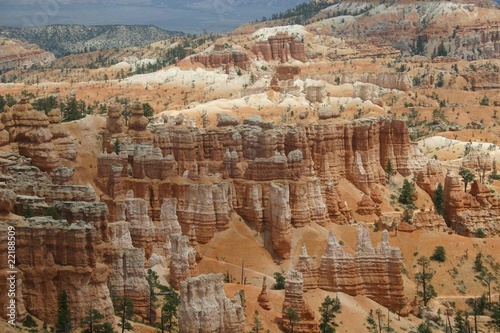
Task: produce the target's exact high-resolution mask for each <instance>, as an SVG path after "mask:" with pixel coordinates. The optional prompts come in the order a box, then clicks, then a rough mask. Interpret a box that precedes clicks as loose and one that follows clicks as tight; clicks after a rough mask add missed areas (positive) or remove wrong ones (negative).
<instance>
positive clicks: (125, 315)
mask: <svg viewBox="0 0 500 333" xmlns="http://www.w3.org/2000/svg"><path fill="white" fill-rule="evenodd" d="M115 310H116V312H117V313H118V315H119V316H120V322H119V323H118V326H120V327H121V328H122V333H124V332H125V331H126V330H128V331H131V330H132V329H133V328H132V325H131V324H130V321H129V320H130V319H132V316H133V315H134V304H133V303H132V301H131V300H130V298H128V297H127V296H122V297H120V298H118V302H117V308H116V309H115Z"/></svg>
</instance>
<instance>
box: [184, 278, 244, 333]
mask: <svg viewBox="0 0 500 333" xmlns="http://www.w3.org/2000/svg"><path fill="white" fill-rule="evenodd" d="M180 291H181V295H180V298H181V304H180V306H179V318H178V319H179V332H180V333H202V332H220V333H243V332H244V330H245V311H244V308H243V306H242V304H241V298H240V295H239V293H236V294H235V295H234V297H233V298H232V299H229V298H227V297H226V294H225V293H224V275H222V274H208V275H200V276H197V277H195V278H189V279H187V280H186V281H183V282H181V288H180Z"/></svg>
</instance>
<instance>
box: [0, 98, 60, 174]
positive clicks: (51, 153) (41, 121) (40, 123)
mask: <svg viewBox="0 0 500 333" xmlns="http://www.w3.org/2000/svg"><path fill="white" fill-rule="evenodd" d="M2 123H3V124H4V126H5V129H6V130H7V132H9V137H10V141H11V142H16V143H17V144H18V146H19V153H20V154H21V155H23V156H26V157H29V158H31V162H32V164H33V165H35V166H37V167H39V168H40V169H42V170H44V171H50V170H53V169H55V168H56V167H57V166H58V165H59V156H58V154H57V151H56V147H55V146H54V144H53V143H52V141H51V140H52V137H53V135H52V133H51V131H50V129H49V119H48V117H47V116H46V115H45V113H44V112H43V111H36V110H34V109H33V108H32V107H31V105H29V104H28V102H27V100H26V99H25V98H22V99H21V101H20V102H19V103H18V104H16V105H14V106H12V108H11V110H10V111H9V110H7V112H4V113H3V114H2Z"/></svg>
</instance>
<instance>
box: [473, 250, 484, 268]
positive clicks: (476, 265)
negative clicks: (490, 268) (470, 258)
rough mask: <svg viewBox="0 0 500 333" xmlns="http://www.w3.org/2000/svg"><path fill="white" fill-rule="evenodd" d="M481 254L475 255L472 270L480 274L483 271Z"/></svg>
mask: <svg viewBox="0 0 500 333" xmlns="http://www.w3.org/2000/svg"><path fill="white" fill-rule="evenodd" d="M483 268H484V267H483V254H482V253H481V252H478V253H477V254H476V258H475V259H474V270H475V271H476V272H481V271H483Z"/></svg>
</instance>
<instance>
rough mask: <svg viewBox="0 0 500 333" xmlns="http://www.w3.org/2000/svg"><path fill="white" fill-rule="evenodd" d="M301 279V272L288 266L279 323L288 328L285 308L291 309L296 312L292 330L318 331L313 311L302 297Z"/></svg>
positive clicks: (300, 331)
mask: <svg viewBox="0 0 500 333" xmlns="http://www.w3.org/2000/svg"><path fill="white" fill-rule="evenodd" d="M303 283H304V282H303V279H302V273H300V272H297V271H296V270H295V269H294V268H293V267H292V268H290V270H289V271H288V273H287V275H286V279H285V299H284V301H283V311H282V313H283V321H282V322H281V325H282V326H283V327H284V328H285V329H286V330H287V331H289V330H290V327H289V323H290V322H289V320H288V316H287V309H292V310H294V311H295V312H296V313H297V316H298V318H299V320H298V322H296V323H295V324H294V327H293V331H294V332H299V333H314V332H319V329H318V323H317V321H316V320H315V318H314V312H313V311H312V309H311V308H310V307H309V306H308V305H307V304H306V303H305V302H304V299H303V297H302V296H303V293H304V290H303Z"/></svg>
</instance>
